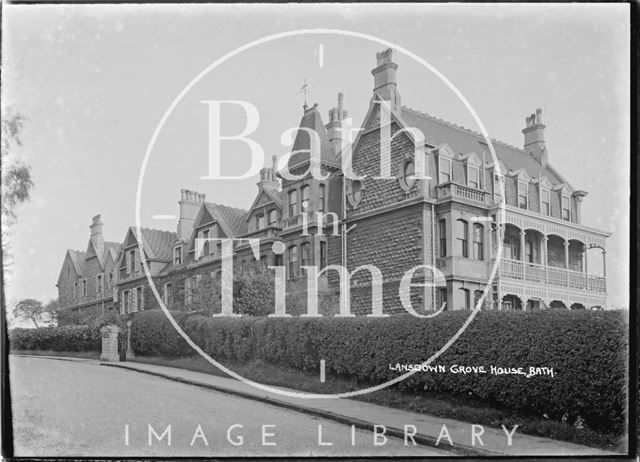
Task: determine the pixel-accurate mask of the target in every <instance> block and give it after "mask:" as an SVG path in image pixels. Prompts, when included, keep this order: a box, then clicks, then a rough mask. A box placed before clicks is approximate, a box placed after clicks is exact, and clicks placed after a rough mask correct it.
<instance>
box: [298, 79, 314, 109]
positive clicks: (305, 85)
mask: <svg viewBox="0 0 640 462" xmlns="http://www.w3.org/2000/svg"><path fill="white" fill-rule="evenodd" d="M300 91H301V92H302V93H304V106H302V107H303V108H304V110H305V112H306V111H307V108H308V107H309V106H307V94H309V93H311V92H310V91H309V85H308V84H307V79H304V85H302V87H301V88H300Z"/></svg>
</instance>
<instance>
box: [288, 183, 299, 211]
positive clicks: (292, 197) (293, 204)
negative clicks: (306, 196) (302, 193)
mask: <svg viewBox="0 0 640 462" xmlns="http://www.w3.org/2000/svg"><path fill="white" fill-rule="evenodd" d="M297 214H298V191H297V190H295V189H294V190H293V191H289V216H290V217H294V216H296V215H297Z"/></svg>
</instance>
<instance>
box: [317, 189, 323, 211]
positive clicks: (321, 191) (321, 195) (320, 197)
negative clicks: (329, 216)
mask: <svg viewBox="0 0 640 462" xmlns="http://www.w3.org/2000/svg"><path fill="white" fill-rule="evenodd" d="M324 194H325V185H323V184H321V185H320V195H319V197H318V202H319V204H318V205H319V207H318V211H319V212H324V200H325V199H324Z"/></svg>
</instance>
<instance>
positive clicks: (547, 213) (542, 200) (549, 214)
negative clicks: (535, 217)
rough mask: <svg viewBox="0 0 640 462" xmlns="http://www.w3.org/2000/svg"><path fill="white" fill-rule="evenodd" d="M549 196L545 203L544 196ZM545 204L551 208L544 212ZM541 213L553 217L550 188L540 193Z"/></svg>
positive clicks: (543, 189)
mask: <svg viewBox="0 0 640 462" xmlns="http://www.w3.org/2000/svg"><path fill="white" fill-rule="evenodd" d="M545 194H546V195H547V201H546V202H545V200H544V196H545ZM544 204H547V205H548V206H549V210H548V211H545V210H544ZM540 213H541V214H542V215H545V216H547V217H550V216H551V190H550V189H549V188H542V189H541V192H540Z"/></svg>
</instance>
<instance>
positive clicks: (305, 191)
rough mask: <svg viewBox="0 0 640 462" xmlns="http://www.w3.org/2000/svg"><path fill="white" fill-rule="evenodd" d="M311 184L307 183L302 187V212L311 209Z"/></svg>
mask: <svg viewBox="0 0 640 462" xmlns="http://www.w3.org/2000/svg"><path fill="white" fill-rule="evenodd" d="M309 190H310V188H309V185H305V186H303V187H302V189H301V190H300V192H301V193H302V194H301V195H302V201H301V202H300V209H301V211H302V213H307V212H308V211H309V208H310V207H309V205H310V204H309Z"/></svg>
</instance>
